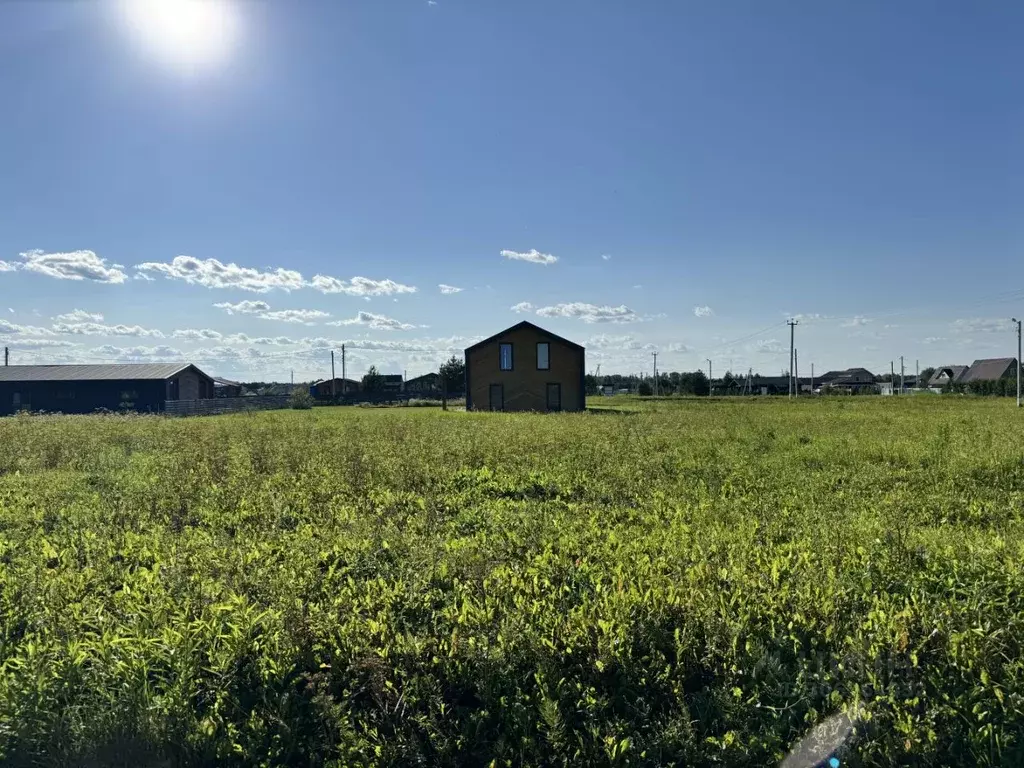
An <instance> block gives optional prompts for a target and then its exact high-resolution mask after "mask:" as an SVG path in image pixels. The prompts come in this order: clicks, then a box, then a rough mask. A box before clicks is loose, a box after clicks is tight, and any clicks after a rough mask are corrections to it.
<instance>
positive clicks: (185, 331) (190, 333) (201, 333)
mask: <svg viewBox="0 0 1024 768" xmlns="http://www.w3.org/2000/svg"><path fill="white" fill-rule="evenodd" d="M171 336H173V337H174V338H176V339H188V340H189V341H216V340H218V339H222V338H224V334H222V333H221V332H220V331H214V330H211V329H209V328H179V329H178V330H176V331H175V332H174V333H172V334H171Z"/></svg>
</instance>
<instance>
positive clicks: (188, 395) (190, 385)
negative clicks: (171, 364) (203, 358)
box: [167, 368, 213, 400]
mask: <svg viewBox="0 0 1024 768" xmlns="http://www.w3.org/2000/svg"><path fill="white" fill-rule="evenodd" d="M175 379H177V380H178V397H177V399H178V400H203V399H204V398H208V397H213V379H210V378H207V377H206V376H204V375H202V374H200V373H198V372H197V371H195V370H194V369H191V368H189V369H188V370H184V371H182V372H181V373H179V374H178V375H177V376H176V377H175ZM173 381H174V379H169V380H168V384H167V389H168V399H174V398H172V397H170V393H171V391H172V390H173V385H172V384H171V382H173Z"/></svg>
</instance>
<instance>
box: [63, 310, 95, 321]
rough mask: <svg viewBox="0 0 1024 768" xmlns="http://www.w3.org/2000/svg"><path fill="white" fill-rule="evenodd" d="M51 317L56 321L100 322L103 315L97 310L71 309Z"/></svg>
mask: <svg viewBox="0 0 1024 768" xmlns="http://www.w3.org/2000/svg"><path fill="white" fill-rule="evenodd" d="M53 319H54V320H56V321H57V322H58V323H88V322H91V323H102V322H103V315H101V314H100V313H98V312H86V311H85V310H84V309H73V310H71V311H70V312H66V313H65V314H63V315H57V316H56V317H55V318H53Z"/></svg>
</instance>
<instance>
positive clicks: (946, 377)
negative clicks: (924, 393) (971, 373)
mask: <svg viewBox="0 0 1024 768" xmlns="http://www.w3.org/2000/svg"><path fill="white" fill-rule="evenodd" d="M966 372H967V366H966V365H943V366H940V367H938V368H936V369H935V372H934V373H933V374H932V376H931V378H930V379H928V383H927V386H928V387H929V388H931V389H941V388H943V387H945V386H946V385H948V384H956V383H957V382H958V381H960V379H961V378H962V377H963V375H964V374H965V373H966Z"/></svg>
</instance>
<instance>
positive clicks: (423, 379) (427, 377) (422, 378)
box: [405, 371, 441, 384]
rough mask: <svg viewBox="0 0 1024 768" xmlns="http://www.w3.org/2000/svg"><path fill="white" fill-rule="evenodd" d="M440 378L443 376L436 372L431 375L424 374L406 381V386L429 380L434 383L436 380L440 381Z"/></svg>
mask: <svg viewBox="0 0 1024 768" xmlns="http://www.w3.org/2000/svg"><path fill="white" fill-rule="evenodd" d="M439 378H441V374H439V373H437V372H436V371H431V372H430V373H424V374H423V375H422V376H417V377H416V378H414V379H406V380H405V383H406V384H413V383H414V382H417V381H426V380H428V379H429V380H430V381H433V380H434V379H439Z"/></svg>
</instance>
